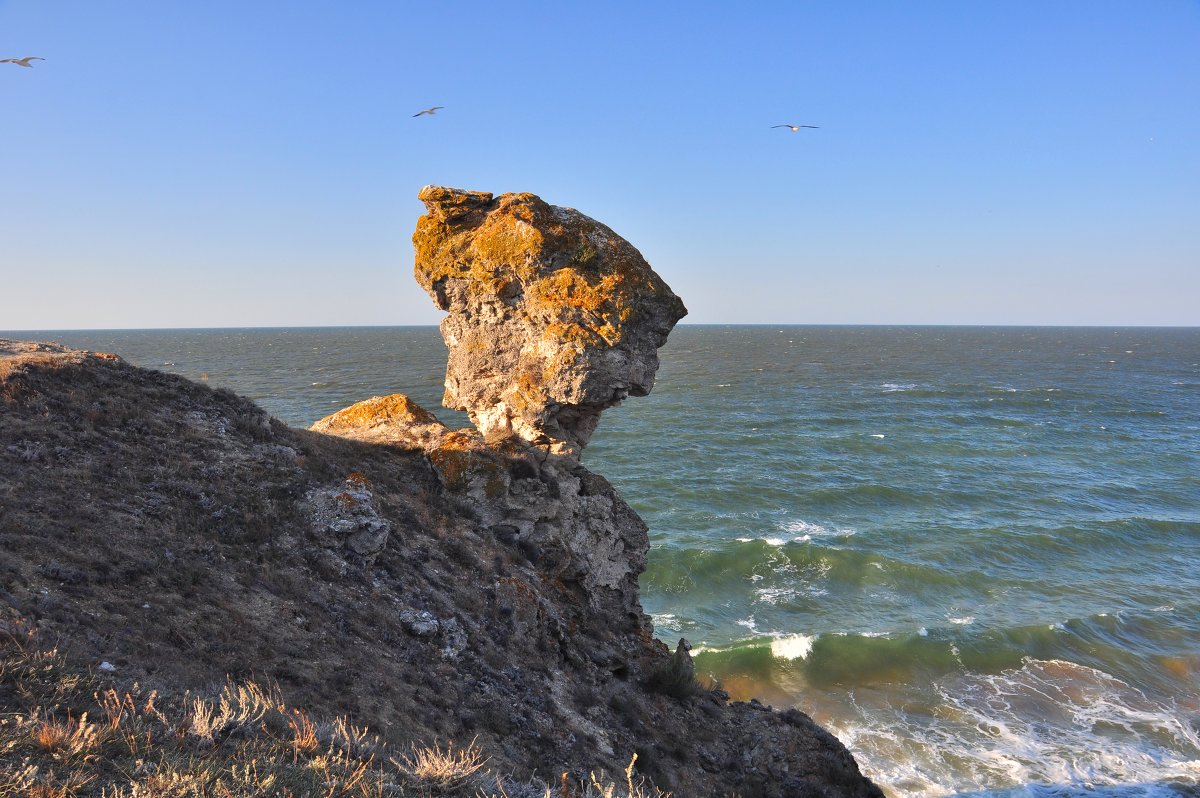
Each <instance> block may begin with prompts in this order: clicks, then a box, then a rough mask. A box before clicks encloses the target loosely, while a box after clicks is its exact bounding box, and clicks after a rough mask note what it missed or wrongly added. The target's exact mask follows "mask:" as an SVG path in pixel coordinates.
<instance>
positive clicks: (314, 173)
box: [0, 0, 1200, 329]
mask: <svg viewBox="0 0 1200 798" xmlns="http://www.w3.org/2000/svg"><path fill="white" fill-rule="evenodd" d="M25 55H37V56H42V57H44V58H45V59H46V60H45V61H40V62H35V65H34V67H33V68H32V69H22V68H20V67H16V66H14V65H11V64H0V186H3V194H4V197H5V201H4V204H3V206H2V207H3V210H2V211H0V295H3V296H4V297H5V299H4V301H3V302H0V329H62V328H108V327H122V328H127V327H193V326H195V327H204V326H299V325H341V324H429V323H435V322H437V321H438V319H439V317H440V314H439V313H438V312H437V311H436V310H435V309H434V308H433V306H432V304H431V303H430V301H429V300H428V298H427V297H426V296H425V295H424V294H423V293H422V292H421V291H420V289H418V288H417V286H416V284H415V282H414V281H413V279H412V248H411V241H410V239H411V234H412V229H413V226H414V224H415V221H416V218H417V216H418V215H419V214H420V213H421V212H422V210H423V208H422V206H421V204H420V203H419V202H418V201H417V200H416V193H417V191H418V189H419V188H420V187H421V186H422V185H425V184H428V183H437V184H444V185H452V186H459V187H464V188H473V189H479V190H486V191H492V192H496V193H501V192H505V191H533V192H535V193H537V194H540V195H541V196H542V197H543V198H545V199H546V200H548V201H549V202H552V203H554V204H559V205H568V206H572V207H575V208H578V209H579V210H581V211H583V212H584V213H587V214H588V215H590V216H593V217H595V218H597V219H599V220H601V221H603V222H605V223H606V224H608V225H610V226H611V227H613V228H614V229H615V230H616V231H617V232H618V233H620V234H621V235H623V236H625V237H626V238H627V239H629V240H630V241H631V242H632V243H633V244H634V245H635V246H637V247H638V248H639V249H641V251H642V253H643V254H644V255H645V256H646V258H647V259H648V260H649V261H650V263H651V264H652V265H653V266H654V267H655V269H656V270H657V271H658V272H659V273H660V274H661V275H663V277H664V278H665V279H666V280H667V282H668V283H670V284H671V286H672V287H673V288H674V289H675V290H676V292H677V293H679V294H680V295H681V296H682V297H683V298H684V300H685V302H686V303H687V305H688V307H689V309H690V310H691V314H690V316H689V317H688V318H687V319H686V320H685V321H687V322H694V323H723V322H772V323H784V322H794V323H867V324H893V323H914V324H921V323H929V324H1113V325H1123V324H1130V325H1148V324H1163V325H1197V324H1200V3H1197V2H1181V1H1172V0H1153V1H1151V2H1144V1H1142V0H1138V1H1137V2H1134V1H1132V0H1131V1H1130V2H1104V1H1103V0H1086V2H1072V1H1070V0H1062V1H1060V2H1053V3H1046V2H1020V1H1018V0H1007V1H1006V2H983V1H982V0H981V1H980V2H969V3H964V2H957V1H952V0H945V1H943V2H922V1H921V0H914V1H913V2H888V3H885V2H853V1H850V2H832V1H831V2H800V1H799V0H796V1H794V2H786V3H758V4H754V5H752V6H743V5H735V4H732V3H722V4H706V3H696V2H691V3H675V2H658V3H644V2H638V3H622V2H614V3H589V4H572V3H562V2H558V3H518V2H507V3H495V2H493V3H474V2H455V3H405V2H395V1H388V2H384V1H383V0H378V1H376V0H358V1H357V2H347V3H329V2H322V3H317V2H309V3H305V2H294V1H293V2H282V1H278V2H272V1H271V0H263V1H262V2H251V3H247V2H231V1H227V0H205V2H190V3H185V2H162V0H123V1H122V2H101V1H100V0H86V1H83V0H62V1H61V2H60V1H58V0H0V57H20V56H25ZM430 105H443V106H445V110H443V111H441V112H440V113H439V114H438V115H437V116H435V117H421V118H415V119H414V118H413V116H412V114H414V113H416V112H417V111H418V110H420V109H422V108H425V107H427V106H430ZM780 123H797V124H812V125H819V126H820V127H819V129H817V130H803V131H801V132H799V133H791V132H789V131H786V130H783V129H775V130H773V129H771V128H770V126H771V125H775V124H780Z"/></svg>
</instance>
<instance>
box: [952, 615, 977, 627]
mask: <svg viewBox="0 0 1200 798" xmlns="http://www.w3.org/2000/svg"><path fill="white" fill-rule="evenodd" d="M946 620H948V621H949V622H950V623H955V624H958V625H959V626H966V625H968V624H972V623H975V616H974V615H963V616H961V617H958V618H955V617H954V616H949V617H947V618H946Z"/></svg>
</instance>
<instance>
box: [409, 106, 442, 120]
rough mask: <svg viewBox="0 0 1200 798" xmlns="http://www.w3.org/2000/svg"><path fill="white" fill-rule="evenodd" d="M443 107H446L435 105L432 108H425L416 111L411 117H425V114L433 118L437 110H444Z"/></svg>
mask: <svg viewBox="0 0 1200 798" xmlns="http://www.w3.org/2000/svg"><path fill="white" fill-rule="evenodd" d="M445 107H446V106H444V105H435V106H433V107H432V108H426V109H425V110H424V111H417V112H416V113H415V114H413V116H414V117H418V116H425V115H426V114H428V115H429V116H433V115H434V114H436V113H437V112H438V110H439V109H441V108H445Z"/></svg>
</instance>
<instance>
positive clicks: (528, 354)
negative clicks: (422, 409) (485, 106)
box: [413, 186, 687, 455]
mask: <svg viewBox="0 0 1200 798" xmlns="http://www.w3.org/2000/svg"><path fill="white" fill-rule="evenodd" d="M419 196H420V199H421V200H422V201H423V202H424V203H425V206H426V208H428V209H429V213H428V214H426V215H425V216H422V217H421V218H420V219H419V220H418V221H417V230H416V233H415V234H414V235H413V244H414V246H415V247H416V256H417V257H416V269H415V272H416V278H417V282H419V283H420V284H421V286H422V287H423V288H424V289H425V290H426V291H428V292H429V295H430V296H431V297H432V298H433V301H434V302H435V303H436V304H437V306H438V307H439V308H441V309H442V310H445V311H448V312H449V314H450V315H449V316H447V317H446V318H445V319H444V320H443V321H442V336H443V337H444V338H445V339H446V345H447V346H448V347H449V349H450V361H449V364H448V366H447V369H446V394H445V398H444V400H443V402H444V404H445V405H446V406H447V407H450V408H454V409H456V410H465V411H466V412H467V414H468V415H469V416H470V417H471V420H472V421H473V422H474V423H475V425H476V426H477V427H478V428H479V430H480V432H482V433H483V434H484V436H485V437H487V438H494V437H497V436H509V435H513V434H515V435H517V436H519V437H521V438H523V439H525V440H526V441H528V442H530V443H533V444H535V445H539V446H548V447H549V449H550V450H551V451H552V452H555V453H559V454H568V455H577V454H578V453H579V451H580V450H581V449H582V448H583V447H584V446H585V445H587V442H588V439H589V438H591V435H592V432H593V431H594V430H595V428H596V424H597V423H598V422H599V420H600V413H601V412H602V411H603V410H605V409H606V408H609V407H612V406H613V405H615V404H618V403H619V402H620V401H621V400H622V399H624V398H625V397H626V396H630V395H633V396H645V395H646V394H647V393H649V392H650V389H651V388H652V387H653V385H654V373H655V371H657V370H658V352H657V350H658V348H659V347H661V346H662V345H663V344H664V343H666V340H667V334H668V333H670V331H671V328H672V327H674V326H675V323H676V322H678V321H679V319H681V318H683V316H684V315H685V314H686V313H687V309H686V308H684V306H683V302H682V301H681V300H680V299H679V297H677V296H676V295H675V294H674V293H672V291H671V289H670V288H668V287H667V284H666V283H664V282H663V281H662V279H661V278H660V277H659V276H658V275H657V274H655V273H654V270H653V269H651V268H650V265H649V264H648V263H646V261H645V259H644V258H642V256H641V253H639V252H638V251H637V250H636V249H635V248H634V247H633V246H632V245H631V244H630V243H629V242H628V241H626V240H625V239H623V238H621V237H620V236H618V235H617V234H616V233H614V232H613V231H612V230H610V229H609V228H608V227H606V226H604V225H603V224H600V223H599V222H597V221H596V220H594V219H591V218H589V217H587V216H584V215H583V214H582V213H580V212H579V211H576V210H574V209H572V208H559V207H556V206H553V205H549V204H547V203H546V202H544V201H543V200H542V199H540V198H539V197H536V196H534V195H533V194H502V195H500V196H499V197H496V198H493V197H492V195H491V194H489V193H484V192H478V191H464V190H462V189H454V188H444V187H440V186H426V187H425V188H423V189H421V193H420V195H419Z"/></svg>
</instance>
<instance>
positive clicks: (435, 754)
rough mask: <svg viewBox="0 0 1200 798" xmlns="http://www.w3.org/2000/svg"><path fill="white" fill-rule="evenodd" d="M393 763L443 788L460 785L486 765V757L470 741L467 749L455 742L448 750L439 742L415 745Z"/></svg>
mask: <svg viewBox="0 0 1200 798" xmlns="http://www.w3.org/2000/svg"><path fill="white" fill-rule="evenodd" d="M391 763H392V764H393V765H395V766H396V767H398V768H400V769H401V770H404V771H407V772H408V773H409V774H411V775H412V776H413V777H414V778H415V779H416V780H417V781H418V782H422V783H424V784H426V785H430V786H435V787H438V788H440V789H443V790H445V789H450V788H454V787H460V786H462V785H464V784H466V783H467V781H468V780H469V779H470V778H471V777H472V776H474V775H475V774H476V773H478V772H479V770H480V769H481V768H482V767H483V766H484V765H485V764H487V757H485V756H484V755H483V752H482V751H480V750H479V748H478V747H477V746H476V745H475V740H471V742H470V743H468V744H467V746H466V747H465V748H457V749H456V748H455V747H454V741H453V740H450V741H449V742H448V743H446V748H445V750H442V747H441V746H440V745H439V744H438V743H436V742H435V743H434V744H433V745H432V746H427V747H424V748H418V747H416V746H413V750H412V754H411V755H406V756H402V757H401V758H400V759H399V760H396V759H392V760H391Z"/></svg>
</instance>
